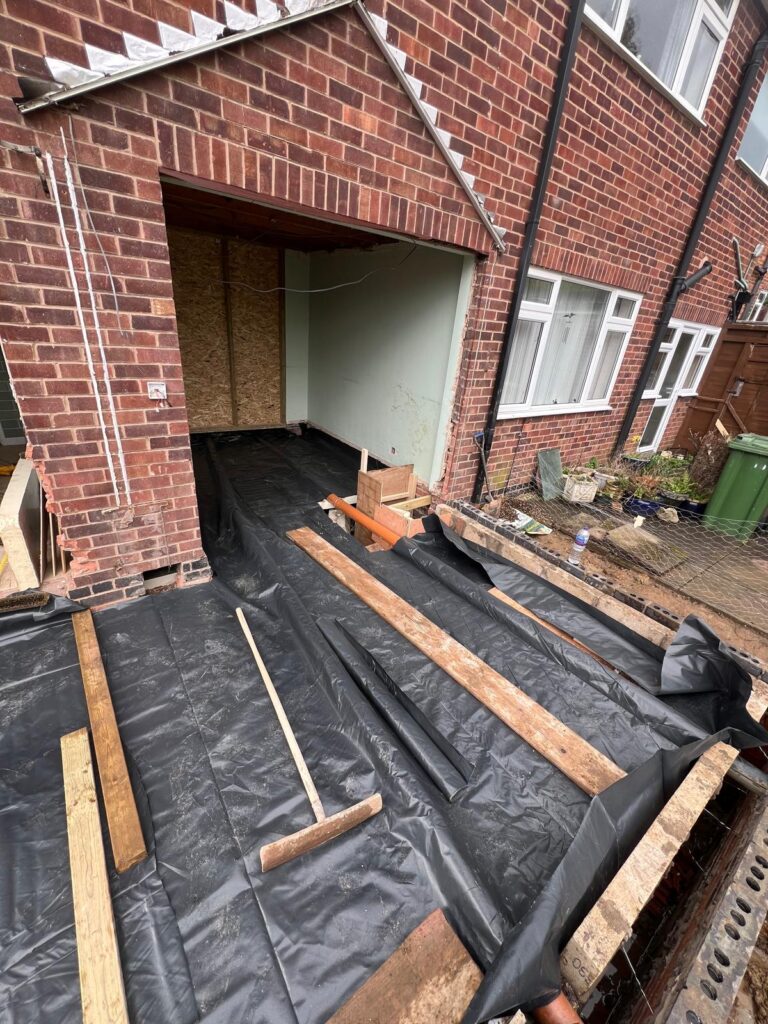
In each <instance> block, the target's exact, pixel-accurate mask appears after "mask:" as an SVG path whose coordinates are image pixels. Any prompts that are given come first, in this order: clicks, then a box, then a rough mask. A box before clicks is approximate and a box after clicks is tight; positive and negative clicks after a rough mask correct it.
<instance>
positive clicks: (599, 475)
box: [594, 469, 616, 491]
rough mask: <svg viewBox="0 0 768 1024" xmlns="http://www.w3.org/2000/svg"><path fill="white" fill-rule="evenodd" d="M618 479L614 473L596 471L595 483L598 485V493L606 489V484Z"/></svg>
mask: <svg viewBox="0 0 768 1024" xmlns="http://www.w3.org/2000/svg"><path fill="white" fill-rule="evenodd" d="M615 479H616V477H615V476H614V475H613V474H612V473H603V472H601V471H600V470H599V469H596V470H595V474H594V481H595V483H596V484H597V489H598V491H602V490H604V489H605V486H606V484H608V483H610V482H611V481H613V480H615Z"/></svg>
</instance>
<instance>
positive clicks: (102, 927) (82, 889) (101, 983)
mask: <svg viewBox="0 0 768 1024" xmlns="http://www.w3.org/2000/svg"><path fill="white" fill-rule="evenodd" d="M61 763H62V767H63V769H64V798H65V801H66V805H67V838H68V840H69V865H70V871H71V874H72V898H73V903H74V912H75V935H76V938H77V964H78V971H79V974H80V996H81V999H82V1004H83V1024H129V1022H128V1008H127V1006H126V1003H125V991H124V988H123V976H122V973H121V970H120V954H119V951H118V947H117V934H116V932H115V920H114V917H113V914H112V900H111V897H110V894H109V881H108V879H107V865H106V861H105V859H104V846H103V844H102V841H101V823H100V821H99V805H98V803H97V802H96V786H95V784H94V781H93V768H92V766H91V747H90V744H89V742H88V731H87V730H86V729H80V730H79V731H78V732H71V733H69V734H68V735H66V736H62V737H61Z"/></svg>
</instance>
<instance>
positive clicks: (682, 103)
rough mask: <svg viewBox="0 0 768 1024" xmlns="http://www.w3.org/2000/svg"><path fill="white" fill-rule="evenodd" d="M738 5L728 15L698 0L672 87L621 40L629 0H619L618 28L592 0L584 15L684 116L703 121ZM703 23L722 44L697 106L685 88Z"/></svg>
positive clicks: (736, 1)
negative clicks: (603, 16)
mask: <svg viewBox="0 0 768 1024" xmlns="http://www.w3.org/2000/svg"><path fill="white" fill-rule="evenodd" d="M671 2H672V0H671ZM739 3H740V0H732V3H731V9H730V11H729V12H728V14H727V15H725V14H723V12H722V11H721V10H720V8H719V7H718V6H717V4H716V2H715V0H696V7H695V9H694V12H693V16H692V17H691V24H690V26H689V28H688V35H687V36H686V40H685V44H684V45H683V49H682V50H681V52H680V61H679V64H678V66H677V70H676V72H675V77H674V80H673V81H672V83H671V84H670V85H667V83H666V82H664V81H662V79H661V78H659V76H658V75H657V74H656V73H655V72H654V71H652V70H651V68H649V67H648V65H647V64H644V63H643V61H642V60H640V58H639V57H636V56H635V54H634V53H632V51H631V50H630V49H628V48H627V47H626V46H625V45H624V44H623V43H622V41H621V36H622V34H623V31H624V25H625V23H626V19H627V13H628V11H629V5H630V0H620V4H619V8H618V12H617V15H616V28H614V27H613V26H611V25H610V24H609V23H608V22H607V21H605V20H604V19H603V18H602V17H601V16H600V15H599V14H598V13H597V12H596V11H594V10H593V9H592V8H591V7H590V4H589V0H587V3H586V5H585V8H584V16H585V19H586V21H587V22H588V24H589V25H590V26H591V27H592V28H593V29H595V30H596V31H597V33H598V35H600V36H601V37H602V38H603V39H604V40H605V41H606V42H607V43H608V44H609V45H610V46H611V47H612V48H613V49H615V50H617V52H618V53H620V54H621V56H622V57H623V58H624V59H625V60H626V61H627V63H628V64H630V65H631V66H632V67H634V68H635V70H637V71H638V72H639V73H640V74H641V75H642V76H643V77H644V78H646V79H647V80H648V81H649V82H650V83H651V85H653V86H654V88H656V89H657V90H658V91H659V92H662V93H664V95H665V96H667V98H668V99H670V100H672V102H673V103H674V104H675V105H676V106H677V107H679V108H680V109H681V110H682V111H683V112H684V113H687V114H689V115H691V116H692V117H693V118H694V119H695V120H697V121H701V120H702V114H703V112H704V109H705V108H706V105H707V103H708V101H709V96H710V93H711V91H712V84H713V83H714V80H715V75H716V74H717V71H718V68H719V67H720V62H721V61H722V59H723V50H724V49H725V44H726V42H727V41H728V36H729V35H730V32H731V28H732V26H733V20H734V17H735V16H736V11H737V9H738V6H739ZM702 23H704V24H706V25H708V27H709V28H710V29H711V30H712V32H713V34H714V35H715V36H717V37H718V39H719V42H718V46H717V51H716V53H715V59H714V60H713V61H712V67H711V68H710V69H709V74H708V75H707V79H706V81H705V84H704V89H703V90H702V94H701V101H700V103H699V105H698V106H694V105H693V104H692V103H691V102H690V101H689V100H687V99H686V98H685V97H684V96H683V93H682V85H683V82H684V80H685V76H686V74H687V72H688V68H689V65H690V60H691V56H692V53H693V48H694V46H695V45H696V38H697V36H698V32H699V28H700V26H701V25H702Z"/></svg>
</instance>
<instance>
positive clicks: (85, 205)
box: [68, 114, 126, 337]
mask: <svg viewBox="0 0 768 1024" xmlns="http://www.w3.org/2000/svg"><path fill="white" fill-rule="evenodd" d="M68 118H69V137H70V139H71V141H72V159H73V160H74V162H75V167H76V168H77V180H78V183H79V185H80V195H81V196H82V197H83V208H84V210H85V216H86V217H87V219H88V227H89V228H90V229H91V232H92V233H93V237H94V238H95V239H96V245H98V247H99V252H100V253H101V258H102V259H103V260H104V266H105V267H106V268H107V277H108V278H109V287H110V288H111V290H112V301H113V302H114V304H115V312H116V313H119V312H120V306H119V304H118V301H117V288H116V287H115V279H114V277H113V276H112V268H111V267H110V265H109V259H108V258H107V254H106V252H105V251H104V246H103V245H102V244H101V239H100V238H99V233H98V231H97V230H96V225H95V224H94V223H93V217H92V216H91V208H90V206H89V205H88V197H87V196H86V194H85V188H84V187H83V179H82V178H81V176H80V162H79V160H78V158H77V142H76V141H75V131H74V125H73V123H72V115H71V114H69V115H68ZM118 330H119V331H120V334H121V335H122V336H123V337H125V336H126V334H125V331H124V330H123V328H122V326H121V325H120V321H119V317H118Z"/></svg>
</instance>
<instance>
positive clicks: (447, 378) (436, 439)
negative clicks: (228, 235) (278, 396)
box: [285, 243, 472, 482]
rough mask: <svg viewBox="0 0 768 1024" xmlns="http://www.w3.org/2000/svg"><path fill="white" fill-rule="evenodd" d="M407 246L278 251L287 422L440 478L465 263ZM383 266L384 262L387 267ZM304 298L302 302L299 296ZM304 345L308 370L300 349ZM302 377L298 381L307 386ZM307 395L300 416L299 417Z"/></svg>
mask: <svg viewBox="0 0 768 1024" xmlns="http://www.w3.org/2000/svg"><path fill="white" fill-rule="evenodd" d="M412 249H413V247H412V246H411V245H409V244H408V243H394V244H392V245H383V246H380V247H377V248H376V249H373V250H370V251H361V250H340V251H338V252H333V253H313V254H311V256H309V257H305V256H300V255H299V254H295V253H293V254H287V256H286V283H288V281H289V280H291V279H293V280H302V279H305V278H302V276H301V275H302V274H303V272H304V270H305V268H306V263H307V262H308V264H309V276H308V282H309V287H310V288H311V289H313V290H315V289H327V288H332V287H333V286H335V285H338V284H341V283H343V282H347V281H353V280H357V279H359V278H363V277H365V275H368V274H370V276H369V277H367V278H366V279H365V280H364V281H362V282H361V283H359V284H355V285H353V286H351V287H345V288H338V289H334V290H333V291H314V292H313V293H312V294H310V295H309V296H308V297H307V296H299V295H296V294H292V293H290V292H289V293H286V313H285V325H286V371H287V373H286V377H287V379H286V388H287V408H288V411H289V412H288V419H289V420H290V419H307V420H309V421H310V422H311V423H312V424H314V425H315V426H317V427H320V428H321V429H323V430H327V431H328V432H329V433H331V434H333V435H334V436H336V437H339V438H342V439H343V440H345V441H348V442H349V443H350V444H353V445H356V446H357V447H360V448H367V449H368V450H369V451H370V452H371V454H372V455H374V456H377V457H378V458H380V459H382V460H384V461H385V462H391V463H393V464H394V463H399V464H402V463H408V462H413V464H414V467H415V471H416V473H417V475H418V476H419V477H420V478H421V479H422V480H425V481H428V482H434V481H435V480H436V479H437V478H438V477H439V475H440V468H441V461H442V454H443V446H444V437H445V431H446V429H447V424H448V415H449V407H450V400H451V396H452V392H453V380H454V377H455V371H456V365H457V359H458V353H459V350H460V342H461V334H462V330H463V324H464V319H465V315H466V307H467V301H468V297H469V285H470V280H471V272H472V260H471V258H469V257H464V256H460V255H457V254H454V253H449V252H445V251H443V250H439V249H433V248H427V247H425V246H418V247H416V248H415V249H413V251H411V250H412ZM390 268H391V269H390ZM307 299H308V301H307ZM305 345H306V351H307V357H308V359H307V371H308V372H307V375H306V377H305V375H304V364H303V363H302V355H303V352H304V346H305ZM305 381H306V384H305ZM305 387H306V395H307V405H306V416H302V415H301V410H302V408H303V406H302V401H303V395H304V393H305Z"/></svg>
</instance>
